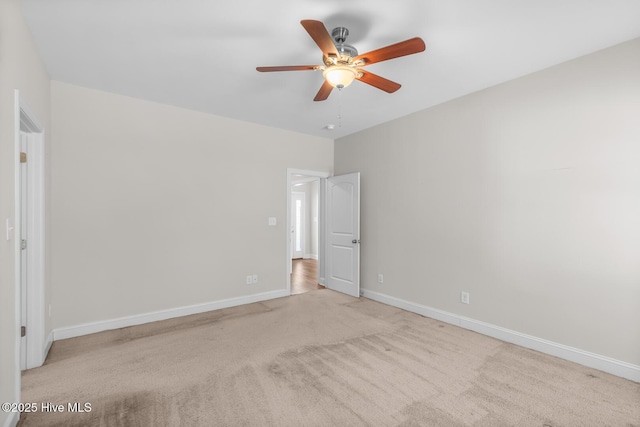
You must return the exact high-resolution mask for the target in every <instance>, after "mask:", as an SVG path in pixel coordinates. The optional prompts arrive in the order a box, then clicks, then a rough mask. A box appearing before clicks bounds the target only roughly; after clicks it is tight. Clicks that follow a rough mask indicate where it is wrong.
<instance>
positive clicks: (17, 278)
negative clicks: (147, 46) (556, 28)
mask: <svg viewBox="0 0 640 427" xmlns="http://www.w3.org/2000/svg"><path fill="white" fill-rule="evenodd" d="M13 102H14V132H13V133H14V153H13V165H14V167H13V168H14V185H15V188H14V189H13V192H14V205H15V206H14V218H13V227H14V230H13V251H14V252H13V256H14V260H13V267H14V270H13V271H14V273H13V275H14V288H15V298H14V299H15V301H14V308H15V318H14V322H15V328H14V334H15V338H14V339H15V341H16V342H15V346H16V347H15V354H14V372H15V390H14V397H15V401H16V402H20V396H21V395H20V389H21V387H22V382H21V379H22V377H21V372H22V371H21V370H20V351H21V347H22V345H21V342H20V339H21V337H20V333H19V331H20V324H21V323H22V316H21V314H22V313H21V312H22V310H21V308H20V307H21V304H20V297H21V293H22V284H21V272H20V223H21V220H22V215H21V214H20V208H21V203H20V193H21V192H22V190H21V185H22V183H21V182H20V181H21V180H20V93H19V92H18V90H16V91H15V92H14V101H13ZM12 418H13V417H9V420H11V419H12Z"/></svg>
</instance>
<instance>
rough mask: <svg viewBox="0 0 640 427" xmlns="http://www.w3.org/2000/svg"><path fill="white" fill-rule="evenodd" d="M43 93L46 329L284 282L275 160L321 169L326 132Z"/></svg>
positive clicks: (326, 154) (283, 178) (282, 214)
mask: <svg viewBox="0 0 640 427" xmlns="http://www.w3.org/2000/svg"><path fill="white" fill-rule="evenodd" d="M51 96H52V123H53V131H54V134H53V139H52V144H53V147H54V157H53V180H54V189H53V196H54V203H53V251H54V255H55V256H54V259H53V262H54V270H53V284H54V289H55V293H54V299H53V310H54V313H53V318H54V326H55V327H56V328H62V327H67V326H74V325H78V324H82V323H87V322H96V321H102V320H109V319H114V318H118V317H122V316H129V315H136V314H143V313H148V312H153V311H157V310H165V309H169V308H175V307H182V306H187V305H193V304H200V303H208V302H214V301H219V300H223V299H228V298H236V297H242V296H246V295H250V294H256V293H261V292H267V291H272V290H278V289H285V287H286V265H287V264H286V262H287V261H286V246H285V245H286V239H287V237H288V233H286V230H285V228H286V227H285V224H286V197H287V168H298V169H306V170H318V171H332V167H333V141H331V140H328V139H322V138H316V137H310V136H305V135H302V134H298V133H293V132H289V131H283V130H278V129H274V128H268V127H264V126H259V125H254V124H251V123H246V122H239V121H235V120H230V119H226V118H222V117H216V116H212V115H207V114H203V113H198V112H193V111H188V110H184V109H180V108H175V107H171V106H167V105H161V104H156V103H151V102H146V101H142V100H138V99H133V98H128V97H124V96H119V95H114V94H109V93H105V92H100V91H95V90H89V89H85V88H81V87H78V86H72V85H68V84H65V83H60V82H56V81H54V82H52V95H51ZM270 216H275V217H277V219H278V225H277V226H276V227H269V226H268V225H267V221H268V218H269V217H270ZM252 274H257V275H258V276H259V283H258V284H254V285H246V283H245V278H246V276H247V275H252Z"/></svg>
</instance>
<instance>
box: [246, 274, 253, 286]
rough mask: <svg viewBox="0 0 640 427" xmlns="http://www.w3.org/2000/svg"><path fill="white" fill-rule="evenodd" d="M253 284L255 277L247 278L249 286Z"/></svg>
mask: <svg viewBox="0 0 640 427" xmlns="http://www.w3.org/2000/svg"><path fill="white" fill-rule="evenodd" d="M252 283H253V277H252V276H247V285H250V284H252Z"/></svg>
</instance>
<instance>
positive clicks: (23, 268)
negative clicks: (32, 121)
mask: <svg viewBox="0 0 640 427" xmlns="http://www.w3.org/2000/svg"><path fill="white" fill-rule="evenodd" d="M20 152H21V153H25V154H26V152H27V134H26V132H20ZM27 184H28V183H27V162H26V161H25V162H23V158H22V154H21V155H20V242H21V245H22V246H21V248H22V250H21V251H20V313H21V314H20V321H21V322H22V323H21V325H22V326H25V327H26V325H27V251H26V246H24V243H26V241H27V226H28V218H29V216H28V215H27V214H28V212H27V207H28V203H27V201H28V199H27V196H28V194H27V188H28V186H27ZM20 369H21V370H25V369H27V338H26V337H24V336H23V337H22V338H20Z"/></svg>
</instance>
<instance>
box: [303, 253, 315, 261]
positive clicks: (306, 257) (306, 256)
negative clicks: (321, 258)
mask: <svg viewBox="0 0 640 427" xmlns="http://www.w3.org/2000/svg"><path fill="white" fill-rule="evenodd" d="M304 258H305V259H315V260H317V259H318V255H317V254H305V255H304Z"/></svg>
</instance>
